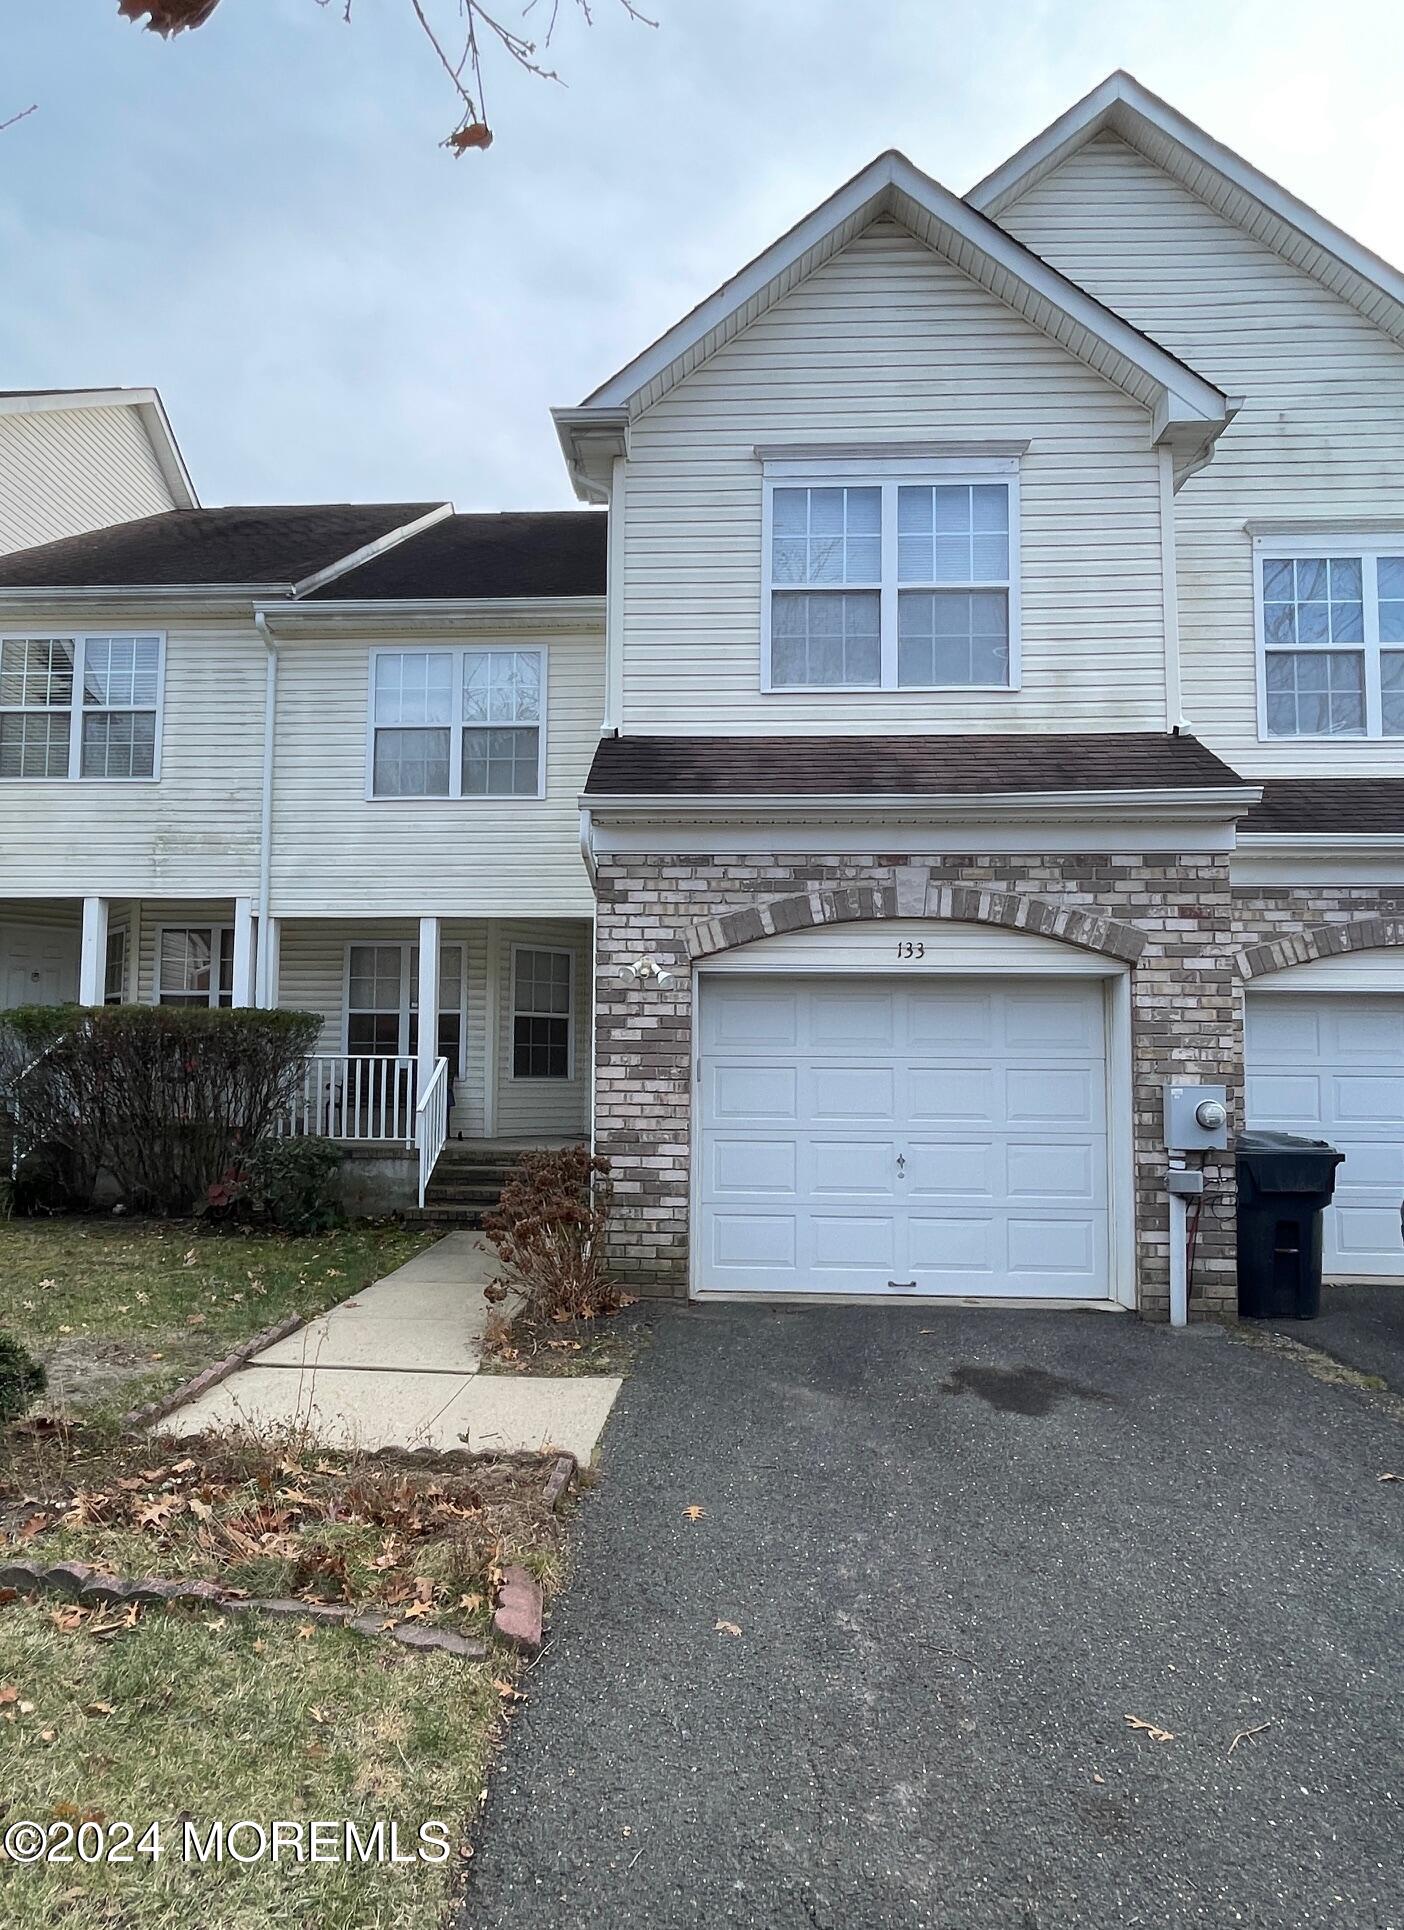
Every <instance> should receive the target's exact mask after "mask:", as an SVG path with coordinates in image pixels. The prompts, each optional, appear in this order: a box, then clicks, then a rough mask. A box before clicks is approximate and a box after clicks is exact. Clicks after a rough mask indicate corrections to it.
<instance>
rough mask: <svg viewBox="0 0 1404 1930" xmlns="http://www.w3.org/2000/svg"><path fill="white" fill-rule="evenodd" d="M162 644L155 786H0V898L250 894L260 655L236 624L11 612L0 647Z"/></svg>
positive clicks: (249, 630)
mask: <svg viewBox="0 0 1404 1930" xmlns="http://www.w3.org/2000/svg"><path fill="white" fill-rule="evenodd" d="M74 629H79V630H86V631H89V632H97V633H106V632H113V633H117V634H121V635H130V634H133V633H141V634H147V635H154V634H158V633H161V632H164V633H165V637H166V663H165V702H164V714H163V723H162V749H161V776H160V778H159V780H154V779H153V780H144V779H143V780H135V781H113V782H106V781H103V780H99V779H95V778H78V779H72V780H69V779H42V780H39V779H7V780H5V781H4V782H0V814H3V823H4V834H3V838H0V891H3V892H7V893H13V894H15V895H17V896H29V895H32V896H36V897H38V896H45V897H49V896H64V895H68V894H70V893H71V894H73V895H75V896H77V897H82V896H84V895H85V894H93V895H97V896H101V897H114V898H127V897H142V898H144V897H166V898H174V897H179V896H182V895H186V894H189V895H194V894H195V893H201V894H206V895H209V894H217V893H222V892H228V893H229V894H231V896H232V895H233V894H235V893H242V894H251V893H253V892H255V891H256V890H257V879H258V832H259V797H260V787H261V779H262V769H263V679H264V667H263V666H264V653H263V646H262V644H261V643H260V642H259V639H258V635H257V632H256V631H255V630H254V627H253V623H252V621H251V620H250V619H249V618H248V617H247V616H232V615H231V616H228V617H225V618H216V617H210V616H201V617H198V618H197V617H191V616H180V615H177V614H170V615H167V614H166V613H163V612H160V611H149V612H147V613H146V614H145V615H143V616H142V617H140V618H136V619H134V618H133V617H132V616H131V615H130V614H123V613H120V612H117V611H114V610H106V611H99V610H93V611H91V612H90V611H88V610H82V611H79V610H75V609H74V608H73V607H71V606H70V607H69V608H68V609H64V608H63V607H62V606H61V605H59V606H56V607H54V608H45V609H39V608H36V609H34V610H27V611H25V612H24V613H23V614H20V613H17V612H15V611H14V610H13V609H12V610H10V611H7V612H4V613H3V614H0V634H3V635H5V636H63V635H67V634H71V633H72V631H73V630H74Z"/></svg>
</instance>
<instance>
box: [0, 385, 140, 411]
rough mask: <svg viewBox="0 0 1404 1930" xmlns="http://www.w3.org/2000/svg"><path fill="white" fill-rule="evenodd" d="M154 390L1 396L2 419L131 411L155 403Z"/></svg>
mask: <svg viewBox="0 0 1404 1930" xmlns="http://www.w3.org/2000/svg"><path fill="white" fill-rule="evenodd" d="M156 399H157V398H156V391H155V389H43V390H41V391H40V392H39V393H38V394H36V395H3V396H0V415H48V414H50V413H51V412H53V411H55V410H63V409H119V408H120V409H130V408H133V407H139V406H140V405H141V404H142V403H145V402H152V401H155V400H156Z"/></svg>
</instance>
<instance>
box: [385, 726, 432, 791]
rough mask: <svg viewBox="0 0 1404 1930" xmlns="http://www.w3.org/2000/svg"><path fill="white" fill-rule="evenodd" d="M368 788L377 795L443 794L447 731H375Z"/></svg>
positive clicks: (397, 729)
mask: <svg viewBox="0 0 1404 1930" xmlns="http://www.w3.org/2000/svg"><path fill="white" fill-rule="evenodd" d="M371 788H372V789H373V791H374V793H375V795H376V796H377V797H447V796H448V795H449V734H448V732H447V730H438V729H433V730H402V729H399V728H396V729H394V730H377V731H376V733H375V750H374V758H373V771H372V778H371Z"/></svg>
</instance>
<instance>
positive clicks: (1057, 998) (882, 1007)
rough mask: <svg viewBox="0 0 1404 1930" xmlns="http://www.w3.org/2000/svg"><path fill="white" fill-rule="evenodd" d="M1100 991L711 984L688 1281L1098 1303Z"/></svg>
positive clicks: (1106, 1288) (856, 982)
mask: <svg viewBox="0 0 1404 1930" xmlns="http://www.w3.org/2000/svg"><path fill="white" fill-rule="evenodd" d="M1102 1014H1103V995H1102V991H1101V988H1100V986H1099V985H1096V984H1088V983H1087V982H1085V981H1081V980H1076V981H1074V980H1027V979H1021V980H1017V981H1014V980H1006V981H1000V980H993V979H986V980H984V981H982V982H976V981H971V980H968V979H948V978H937V977H932V978H926V979H910V980H908V979H904V980H902V981H901V982H884V981H883V980H881V979H845V978H807V979H801V978H788V977H786V978H770V977H765V978H761V977H758V976H746V977H741V976H738V977H735V978H726V977H721V976H718V977H715V978H712V979H707V978H704V979H703V980H702V992H701V1028H700V1029H701V1055H700V1057H701V1064H700V1069H699V1070H700V1136H701V1137H700V1166H701V1198H700V1202H699V1206H700V1213H699V1235H698V1237H699V1255H698V1263H697V1268H696V1279H695V1285H696V1287H697V1288H698V1290H700V1291H706V1290H708V1289H711V1290H713V1291H716V1290H721V1289H727V1290H733V1291H735V1290H742V1291H750V1292H757V1291H761V1292H771V1293H815V1294H823V1293H878V1294H891V1293H893V1292H894V1291H898V1292H900V1291H910V1292H916V1293H929V1294H1009V1295H1018V1294H1029V1295H1044V1296H1048V1297H1058V1296H1067V1297H1072V1298H1078V1299H1105V1298H1107V1297H1108V1296H1109V1294H1110V1284H1109V1260H1108V1228H1107V1136H1106V1065H1105V1060H1106V1046H1105V1038H1104V1025H1103V1016H1102Z"/></svg>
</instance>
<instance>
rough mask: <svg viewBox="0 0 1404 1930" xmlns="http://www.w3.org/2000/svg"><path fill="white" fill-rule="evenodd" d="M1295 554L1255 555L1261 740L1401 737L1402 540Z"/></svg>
mask: <svg viewBox="0 0 1404 1930" xmlns="http://www.w3.org/2000/svg"><path fill="white" fill-rule="evenodd" d="M1295 549H1296V545H1295V544H1293V545H1290V546H1287V545H1280V544H1275V545H1273V546H1272V547H1271V548H1262V549H1260V553H1259V559H1258V570H1259V576H1258V590H1259V607H1260V612H1261V615H1260V623H1259V635H1260V644H1261V657H1262V672H1261V682H1262V689H1261V703H1260V713H1261V716H1262V725H1263V734H1264V735H1265V736H1267V737H1404V542H1401V541H1400V540H1399V538H1397V537H1395V538H1393V539H1392V540H1391V542H1390V543H1389V544H1387V545H1376V544H1372V543H1365V542H1361V541H1359V540H1357V541H1355V542H1343V541H1340V540H1336V541H1333V542H1331V543H1329V544H1324V543H1321V542H1320V540H1319V539H1318V540H1317V543H1316V545H1315V546H1314V548H1313V550H1312V551H1311V553H1308V552H1307V550H1306V549H1305V547H1304V548H1303V551H1302V553H1301V554H1294V553H1291V552H1293V551H1295ZM1284 550H1285V551H1287V553H1284Z"/></svg>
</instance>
